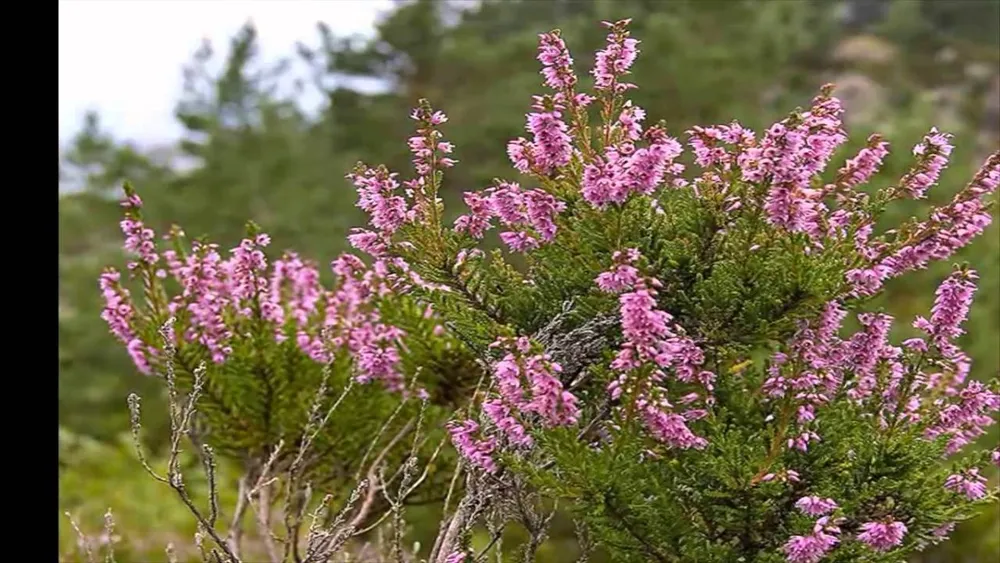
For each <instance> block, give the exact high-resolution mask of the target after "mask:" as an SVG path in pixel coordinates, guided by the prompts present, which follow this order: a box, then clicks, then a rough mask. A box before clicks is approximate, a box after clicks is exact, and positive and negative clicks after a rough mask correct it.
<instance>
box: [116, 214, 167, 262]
mask: <svg viewBox="0 0 1000 563" xmlns="http://www.w3.org/2000/svg"><path fill="white" fill-rule="evenodd" d="M120 226H121V229H122V234H123V235H125V250H127V251H129V252H132V253H134V254H136V255H137V256H138V257H139V261H140V262H142V263H144V264H148V265H150V266H152V265H153V264H156V263H157V262H158V261H159V260H160V256H159V255H158V254H157V252H156V242H154V241H155V240H156V233H154V232H153V229H150V228H148V227H146V226H145V225H144V224H143V222H142V221H140V220H139V219H136V218H133V217H125V218H124V219H122V220H121V222H120ZM136 267H137V265H136V264H134V263H133V264H129V269H135V268H136Z"/></svg>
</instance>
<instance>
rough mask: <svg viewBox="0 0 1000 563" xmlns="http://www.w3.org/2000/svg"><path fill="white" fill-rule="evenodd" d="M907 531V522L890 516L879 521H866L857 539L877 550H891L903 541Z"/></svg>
mask: <svg viewBox="0 0 1000 563" xmlns="http://www.w3.org/2000/svg"><path fill="white" fill-rule="evenodd" d="M906 532H907V529H906V524H903V523H902V522H898V521H895V520H893V519H892V518H891V517H890V518H888V519H886V520H882V521H879V522H865V523H864V524H862V525H861V533H860V534H858V536H857V539H858V541H860V542H863V543H865V544H868V546H869V547H871V548H872V549H874V550H876V551H889V550H890V549H892V548H893V547H895V546H897V545H900V544H902V543H903V536H905V535H906Z"/></svg>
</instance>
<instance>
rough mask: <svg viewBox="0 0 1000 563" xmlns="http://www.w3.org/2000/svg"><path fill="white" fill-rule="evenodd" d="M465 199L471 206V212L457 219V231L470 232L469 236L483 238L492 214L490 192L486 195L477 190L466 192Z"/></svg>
mask: <svg viewBox="0 0 1000 563" xmlns="http://www.w3.org/2000/svg"><path fill="white" fill-rule="evenodd" d="M463 199H464V200H465V204H466V205H467V206H469V212H470V213H469V214H468V215H462V216H461V217H459V218H458V219H456V220H455V232H459V233H462V232H465V233H469V236H471V237H473V238H476V239H480V238H483V233H485V232H486V230H487V229H489V228H490V217H491V216H492V212H491V210H490V205H491V203H492V202H491V198H490V195H489V194H488V193H487V194H486V195H484V194H481V193H477V192H465V194H464V196H463Z"/></svg>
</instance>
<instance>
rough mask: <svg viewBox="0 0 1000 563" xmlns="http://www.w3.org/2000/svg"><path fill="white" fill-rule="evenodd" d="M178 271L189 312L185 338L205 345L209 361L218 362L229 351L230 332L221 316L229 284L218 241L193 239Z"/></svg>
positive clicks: (226, 300)
mask: <svg viewBox="0 0 1000 563" xmlns="http://www.w3.org/2000/svg"><path fill="white" fill-rule="evenodd" d="M178 273H179V274H180V277H179V279H178V280H177V281H178V282H180V284H181V288H182V293H181V296H180V298H181V299H182V302H184V303H186V309H187V312H188V315H189V323H188V330H187V332H186V334H185V335H184V338H185V339H187V340H189V341H196V342H198V343H200V344H201V345H203V346H205V347H206V348H207V349H208V352H209V355H210V356H211V358H212V361H213V362H215V363H217V364H220V363H222V362H224V361H225V360H226V358H227V357H228V356H229V354H230V353H232V347H231V346H230V345H229V340H230V339H231V338H232V333H231V331H230V330H229V327H228V326H227V324H226V321H225V317H224V315H225V312H226V310H227V308H228V307H229V306H230V304H231V297H230V294H231V291H230V288H231V285H230V283H229V280H228V279H227V276H226V265H225V263H224V261H223V260H222V257H221V256H219V253H218V245H215V244H208V245H203V244H200V243H197V242H196V243H194V245H193V248H192V253H191V254H190V255H189V256H188V258H187V262H186V263H185V265H184V266H183V267H182V268H180V270H179V271H178Z"/></svg>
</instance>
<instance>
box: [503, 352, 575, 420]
mask: <svg viewBox="0 0 1000 563" xmlns="http://www.w3.org/2000/svg"><path fill="white" fill-rule="evenodd" d="M493 346H494V347H503V348H506V349H507V350H508V352H507V354H506V355H505V356H504V357H503V359H502V360H501V361H499V362H497V364H496V365H495V366H494V370H493V377H494V380H495V381H496V382H497V388H498V390H499V391H500V395H501V397H503V399H504V400H505V401H506V402H507V403H508V404H509V405H511V406H512V407H514V408H516V409H519V410H520V411H522V412H524V413H533V414H536V415H538V416H539V417H540V418H541V421H542V423H543V424H544V425H545V426H568V425H573V424H576V422H577V418H578V417H579V413H580V410H579V408H578V407H577V398H576V397H575V396H573V394H572V393H570V392H569V391H565V390H564V389H563V385H562V382H561V381H560V380H559V377H558V374H559V372H560V371H561V370H562V368H561V367H560V366H559V364H558V363H555V362H553V361H551V360H550V358H549V357H548V356H547V355H544V354H535V355H530V354H528V350H529V348H530V342H529V341H528V339H527V338H524V337H522V338H518V339H516V340H513V341H511V340H510V339H506V338H501V339H498V340H497V341H496V342H494V343H493ZM497 412H499V411H497Z"/></svg>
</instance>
